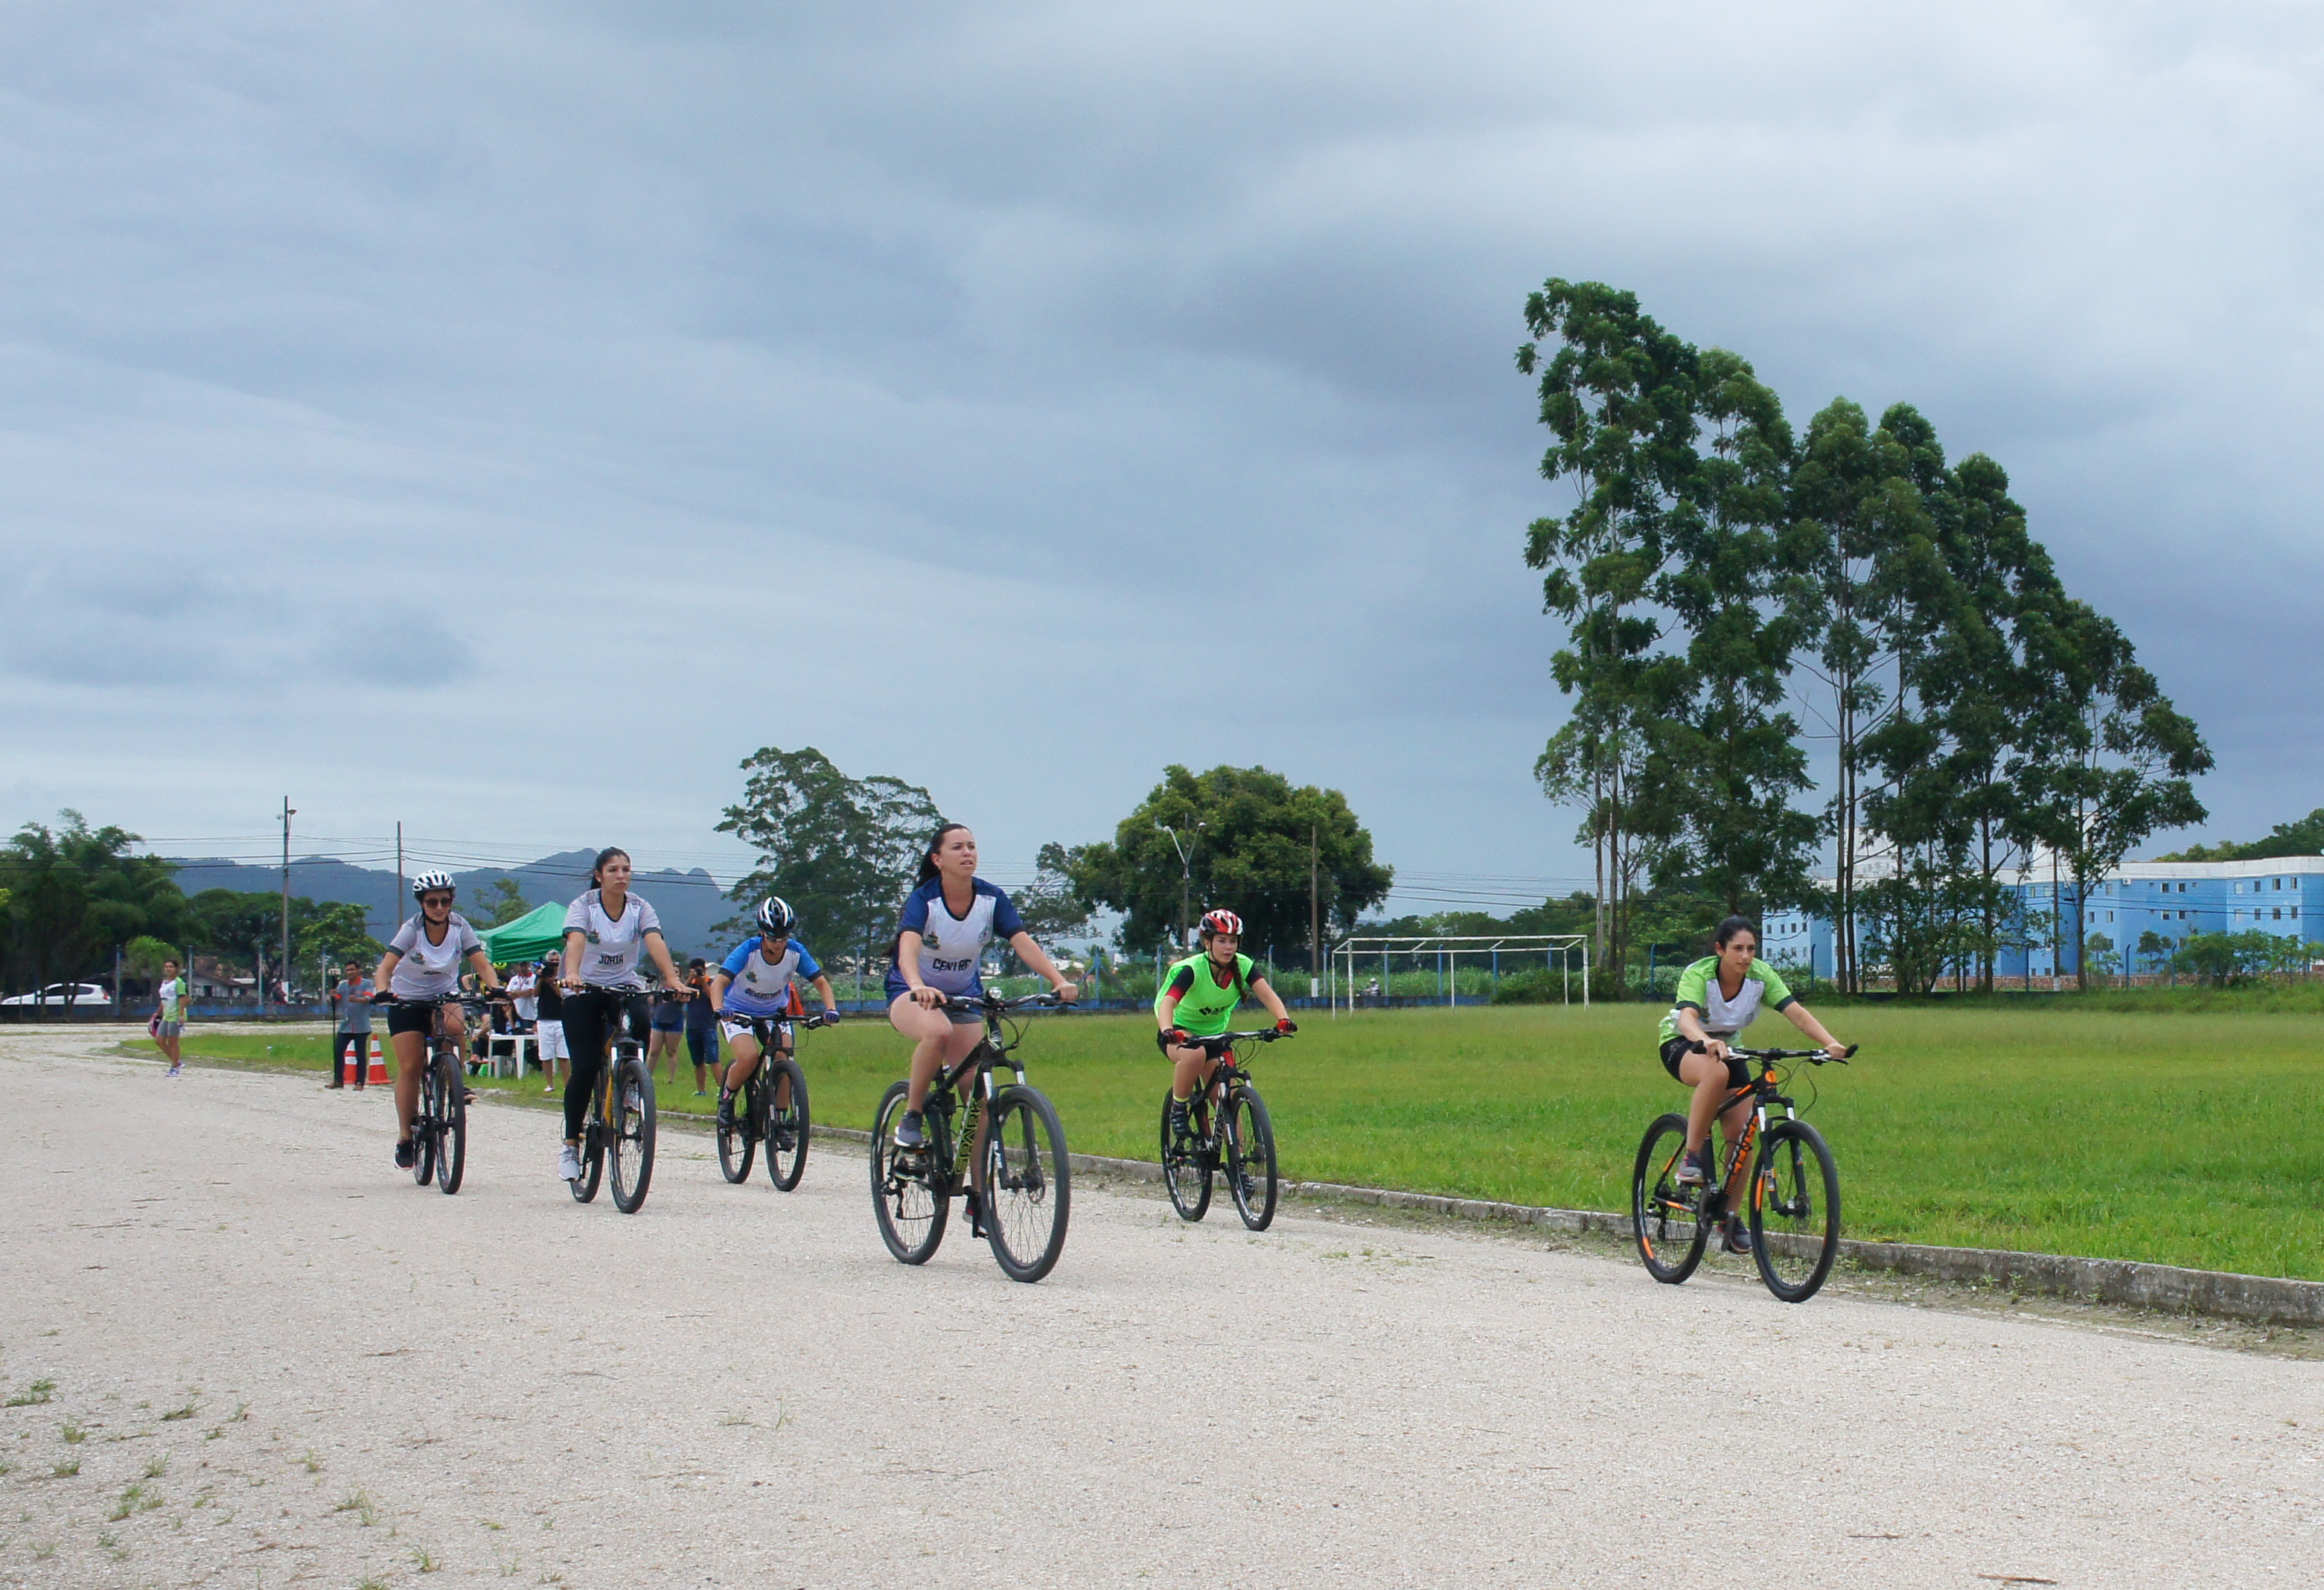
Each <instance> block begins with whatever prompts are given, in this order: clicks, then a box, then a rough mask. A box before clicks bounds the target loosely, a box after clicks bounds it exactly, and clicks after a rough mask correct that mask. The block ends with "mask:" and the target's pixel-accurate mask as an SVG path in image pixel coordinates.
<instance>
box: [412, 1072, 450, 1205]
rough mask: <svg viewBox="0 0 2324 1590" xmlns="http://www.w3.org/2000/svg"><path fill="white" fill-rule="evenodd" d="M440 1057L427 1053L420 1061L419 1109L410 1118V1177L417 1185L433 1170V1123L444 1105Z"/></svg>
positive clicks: (441, 1116)
mask: <svg viewBox="0 0 2324 1590" xmlns="http://www.w3.org/2000/svg"><path fill="white" fill-rule="evenodd" d="M440 1058H441V1057H439V1056H437V1055H432V1054H431V1055H429V1056H428V1057H427V1058H425V1059H424V1060H423V1061H422V1062H421V1063H420V1112H419V1114H416V1115H414V1116H413V1117H412V1121H411V1179H412V1180H414V1181H416V1182H418V1183H419V1184H420V1186H421V1187H426V1186H427V1185H428V1183H429V1179H432V1178H433V1177H434V1176H435V1174H436V1123H437V1122H438V1121H439V1120H441V1119H442V1118H443V1114H442V1112H443V1105H444V1101H443V1093H444V1080H443V1069H442V1067H441V1065H440V1064H439V1061H440Z"/></svg>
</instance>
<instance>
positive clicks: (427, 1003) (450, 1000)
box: [365, 988, 510, 1011]
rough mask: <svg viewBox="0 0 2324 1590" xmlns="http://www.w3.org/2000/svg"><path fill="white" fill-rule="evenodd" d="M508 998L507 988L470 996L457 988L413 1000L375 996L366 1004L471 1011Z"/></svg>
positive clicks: (400, 997) (400, 996)
mask: <svg viewBox="0 0 2324 1590" xmlns="http://www.w3.org/2000/svg"><path fill="white" fill-rule="evenodd" d="M508 997H510V996H509V992H508V990H507V989H506V988H495V989H492V990H490V991H489V992H479V993H475V994H469V993H466V992H465V991H464V990H461V989H457V988H456V989H454V990H453V991H452V992H451V993H449V994H427V995H424V996H423V997H421V998H419V999H413V998H411V997H410V996H409V995H407V994H395V993H392V992H391V993H387V994H373V995H372V996H371V998H370V999H369V1000H368V1001H367V1002H365V1003H370V1004H375V1005H399V1004H400V1005H410V1006H413V1007H414V1008H419V1009H426V1010H431V1011H432V1010H434V1009H436V1008H437V1007H438V1006H439V1005H447V1004H458V1005H463V1006H466V1007H467V1008H469V1009H478V1008H481V1007H483V1006H484V1005H488V1004H498V1003H500V1002H501V1001H503V1000H504V999H506V998H508Z"/></svg>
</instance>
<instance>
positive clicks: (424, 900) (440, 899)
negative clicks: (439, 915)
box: [420, 894, 452, 905]
mask: <svg viewBox="0 0 2324 1590" xmlns="http://www.w3.org/2000/svg"><path fill="white" fill-rule="evenodd" d="M451 903H452V897H451V896H450V895H448V894H423V895H421V896H420V904H422V905H449V904H451Z"/></svg>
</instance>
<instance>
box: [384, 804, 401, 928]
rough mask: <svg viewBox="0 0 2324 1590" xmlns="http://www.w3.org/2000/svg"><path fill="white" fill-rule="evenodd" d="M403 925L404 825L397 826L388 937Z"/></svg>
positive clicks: (388, 905) (388, 911)
mask: <svg viewBox="0 0 2324 1590" xmlns="http://www.w3.org/2000/svg"><path fill="white" fill-rule="evenodd" d="M402 925H403V824H402V823H401V822H400V821H399V822H398V823H397V824H396V825H395V898H394V899H393V900H391V901H388V902H387V936H388V937H389V938H394V937H395V930H396V929H398V928H400V927H401V926H402Z"/></svg>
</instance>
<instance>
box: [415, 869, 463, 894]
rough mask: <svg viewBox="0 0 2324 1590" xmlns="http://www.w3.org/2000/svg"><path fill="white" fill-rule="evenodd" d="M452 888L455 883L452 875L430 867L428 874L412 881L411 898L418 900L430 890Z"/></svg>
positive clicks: (425, 873) (423, 874)
mask: <svg viewBox="0 0 2324 1590" xmlns="http://www.w3.org/2000/svg"><path fill="white" fill-rule="evenodd" d="M452 888H453V883H452V874H449V873H447V872H444V871H441V870H439V869H438V868H436V867H429V869H428V870H427V871H426V872H424V873H422V874H420V875H419V876H418V877H416V878H414V879H412V880H411V898H412V899H414V900H417V899H419V898H420V896H421V895H423V894H426V893H428V892H429V891H430V890H434V889H452ZM454 892H456V893H457V890H454Z"/></svg>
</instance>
